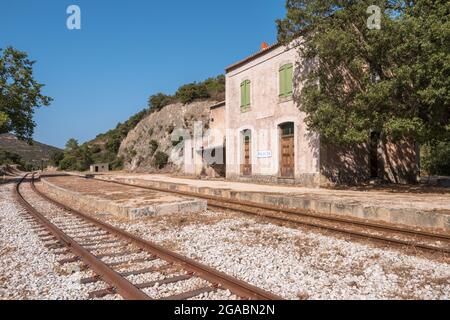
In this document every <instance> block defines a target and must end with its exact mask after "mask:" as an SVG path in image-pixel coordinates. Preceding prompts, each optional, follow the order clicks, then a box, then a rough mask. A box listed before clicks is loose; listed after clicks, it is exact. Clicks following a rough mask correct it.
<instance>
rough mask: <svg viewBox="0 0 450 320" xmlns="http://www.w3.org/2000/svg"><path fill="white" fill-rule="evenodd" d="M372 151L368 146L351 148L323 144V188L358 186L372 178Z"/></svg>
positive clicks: (321, 170)
mask: <svg viewBox="0 0 450 320" xmlns="http://www.w3.org/2000/svg"><path fill="white" fill-rule="evenodd" d="M369 154H370V149H369V146H368V145H367V144H360V145H354V146H349V147H342V146H335V145H331V144H325V143H322V144H321V148H320V173H321V181H320V184H321V186H331V185H334V184H356V183H361V182H365V181H367V180H368V179H369V178H370V159H369Z"/></svg>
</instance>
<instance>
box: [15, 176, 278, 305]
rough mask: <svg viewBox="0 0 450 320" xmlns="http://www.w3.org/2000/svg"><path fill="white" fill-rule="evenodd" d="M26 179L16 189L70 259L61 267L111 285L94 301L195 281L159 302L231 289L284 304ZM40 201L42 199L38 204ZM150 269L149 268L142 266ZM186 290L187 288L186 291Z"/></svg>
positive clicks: (50, 243)
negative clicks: (43, 205) (71, 266)
mask: <svg viewBox="0 0 450 320" xmlns="http://www.w3.org/2000/svg"><path fill="white" fill-rule="evenodd" d="M28 176H30V175H29V174H27V175H24V176H23V177H22V178H21V179H20V181H19V182H18V183H17V184H16V187H15V193H16V197H17V200H18V201H19V202H20V204H21V205H22V206H23V207H24V208H25V209H26V211H27V213H28V214H29V217H28V218H27V219H28V220H29V221H30V222H33V223H35V224H36V227H35V228H34V230H36V231H38V232H40V234H39V235H40V237H41V239H42V240H43V241H46V242H47V243H46V247H48V248H49V249H51V250H54V253H55V254H57V255H61V256H64V257H65V258H64V259H61V260H60V261H59V262H60V263H61V264H66V263H74V262H81V263H82V265H83V266H84V267H83V269H90V270H91V271H92V272H93V274H94V275H93V276H90V277H86V278H83V279H81V283H82V284H92V283H97V282H100V281H102V282H104V283H106V288H104V289H101V290H95V291H92V292H90V294H89V296H90V297H91V298H101V297H105V296H107V295H111V294H118V295H120V296H122V297H123V298H124V299H131V300H150V299H153V298H155V297H152V295H151V294H148V292H146V289H149V288H155V286H156V288H163V287H164V286H165V285H177V284H181V283H183V282H187V281H192V282H193V284H194V286H195V288H193V289H192V288H191V287H192V286H190V287H189V288H190V289H189V290H184V291H183V289H181V291H180V290H178V292H176V293H174V294H169V295H163V296H160V295H158V296H157V297H156V298H158V299H166V300H185V299H190V298H195V297H199V296H201V295H202V294H206V293H210V292H219V291H224V290H229V291H230V292H231V293H232V294H234V295H235V296H237V297H239V298H241V299H252V300H280V299H281V298H280V297H278V296H276V295H274V294H271V293H269V292H267V291H264V290H262V289H260V288H257V287H254V286H252V285H250V284H247V283H245V282H243V281H240V280H238V279H235V278H233V277H230V276H228V275H226V274H224V273H222V272H219V271H217V270H214V269H212V268H210V267H207V266H205V265H202V264H200V263H198V262H196V261H194V260H191V259H189V258H186V257H184V256H181V255H179V254H177V253H174V252H171V251H169V250H167V249H165V248H163V247H161V246H159V245H157V244H154V243H151V242H149V241H147V240H144V239H141V238H139V237H136V236H134V235H132V234H130V233H128V232H126V231H124V230H121V229H118V228H116V227H114V226H111V225H109V224H106V223H103V222H101V221H99V220H97V219H95V218H93V217H91V216H88V215H85V214H83V213H81V212H79V211H76V210H73V209H71V208H69V207H67V206H65V205H63V204H61V203H59V202H57V201H55V200H53V199H51V198H49V197H47V196H46V195H45V194H42V193H41V192H40V191H39V190H37V189H36V188H35V186H34V174H32V175H31V179H27V177H28ZM25 183H29V184H30V187H31V189H30V190H32V192H33V193H34V194H33V196H30V195H28V196H25V194H24V193H23V192H22V187H23V186H24V184H25ZM34 196H37V197H38V198H40V200H43V201H45V202H48V203H50V204H51V205H54V206H57V207H58V208H59V209H60V210H59V212H58V213H57V214H55V213H53V214H52V213H50V212H47V210H45V211H46V212H45V213H43V212H42V211H44V210H42V209H41V210H39V209H37V208H36V203H34V204H35V205H33V200H31V199H33V197H34ZM35 201H36V200H35ZM142 265H146V266H145V267H140V266H142ZM130 276H131V277H133V276H147V277H149V278H150V279H151V280H147V281H144V282H139V283H133V282H132V281H131V280H130V278H129V277H130ZM182 288H183V287H182Z"/></svg>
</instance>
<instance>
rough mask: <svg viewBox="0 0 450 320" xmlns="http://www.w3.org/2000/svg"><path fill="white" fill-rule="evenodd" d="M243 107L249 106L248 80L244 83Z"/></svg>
mask: <svg viewBox="0 0 450 320" xmlns="http://www.w3.org/2000/svg"><path fill="white" fill-rule="evenodd" d="M245 102H246V103H245V105H246V106H249V105H250V80H247V81H246V83H245Z"/></svg>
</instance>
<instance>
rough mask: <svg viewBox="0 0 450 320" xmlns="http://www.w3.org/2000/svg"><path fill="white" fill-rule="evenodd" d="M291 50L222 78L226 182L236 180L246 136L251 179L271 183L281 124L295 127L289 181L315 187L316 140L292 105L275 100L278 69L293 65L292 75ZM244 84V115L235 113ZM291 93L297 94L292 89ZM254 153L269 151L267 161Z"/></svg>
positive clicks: (277, 159)
mask: <svg viewBox="0 0 450 320" xmlns="http://www.w3.org/2000/svg"><path fill="white" fill-rule="evenodd" d="M298 59H299V56H298V53H297V49H296V48H290V49H289V48H286V47H282V46H281V47H278V48H276V49H273V50H271V51H270V52H268V53H267V54H265V55H263V56H260V57H258V58H256V59H254V60H252V61H250V62H249V63H247V64H245V65H242V66H240V67H238V68H237V69H234V70H232V71H230V72H228V73H227V75H226V87H227V92H226V117H225V119H226V127H227V133H226V149H227V157H226V159H227V178H228V179H239V178H240V177H241V168H240V165H241V163H242V162H243V151H242V149H243V148H242V144H243V138H242V136H241V132H242V131H243V130H251V132H252V143H251V149H252V152H251V154H252V163H253V168H252V174H253V179H256V180H264V181H273V180H274V179H275V180H276V179H277V177H278V176H279V171H280V165H279V163H280V146H279V141H280V137H279V131H278V126H279V125H280V124H283V123H285V122H293V123H294V125H295V141H294V144H295V156H294V159H295V174H294V176H295V181H296V182H297V183H302V184H305V185H318V184H319V176H320V175H319V146H320V143H319V139H318V137H317V136H316V135H314V134H310V133H309V132H308V130H307V129H306V126H305V124H304V119H305V114H304V113H301V112H300V111H299V109H298V106H297V105H296V104H295V103H294V101H293V100H292V99H287V100H285V99H284V100H283V99H280V97H279V69H280V67H281V66H283V65H285V64H287V63H293V64H294V74H295V73H296V72H298V66H297V64H298ZM244 80H250V81H251V84H250V91H251V95H250V99H251V106H250V110H249V111H248V112H245V113H242V112H241V108H240V103H241V102H240V99H241V92H240V90H241V88H240V86H241V83H242V82H243V81H244ZM296 90H297V89H296ZM258 151H270V152H271V156H269V157H264V158H258V157H257V152H258Z"/></svg>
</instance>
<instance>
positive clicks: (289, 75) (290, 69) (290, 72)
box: [285, 63, 294, 96]
mask: <svg viewBox="0 0 450 320" xmlns="http://www.w3.org/2000/svg"><path fill="white" fill-rule="evenodd" d="M293 78H294V65H293V64H292V63H291V64H288V65H287V66H286V91H285V93H286V95H288V96H289V95H291V94H292V92H293V85H292V80H293Z"/></svg>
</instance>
